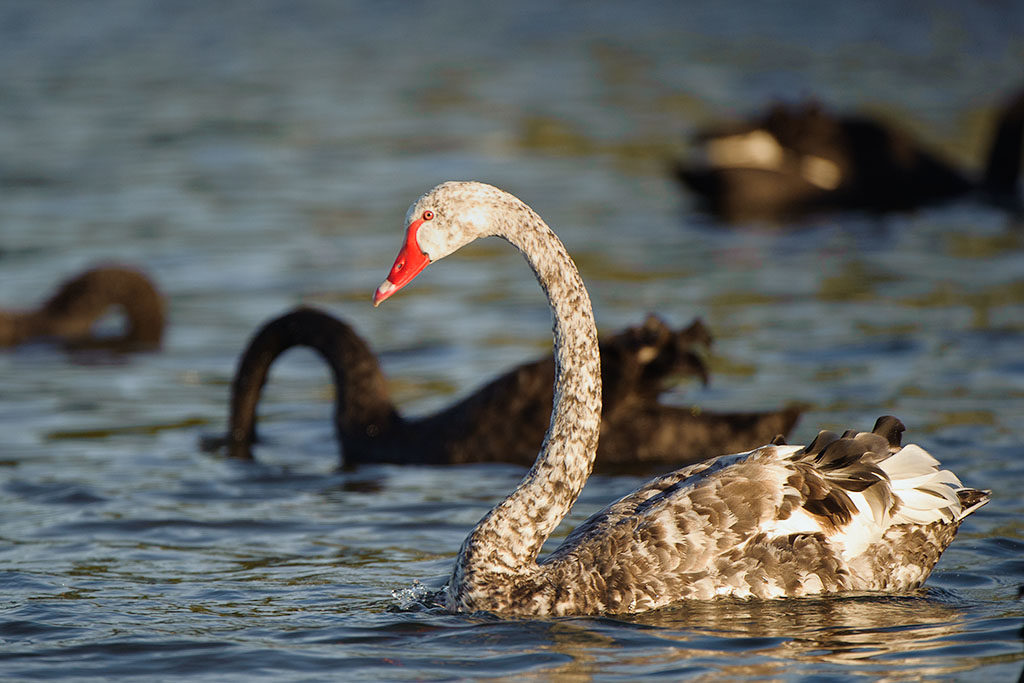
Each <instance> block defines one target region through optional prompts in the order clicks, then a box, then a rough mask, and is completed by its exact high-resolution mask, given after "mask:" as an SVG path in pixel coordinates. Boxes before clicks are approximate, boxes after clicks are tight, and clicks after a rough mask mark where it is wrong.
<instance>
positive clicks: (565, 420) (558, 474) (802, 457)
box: [374, 182, 988, 615]
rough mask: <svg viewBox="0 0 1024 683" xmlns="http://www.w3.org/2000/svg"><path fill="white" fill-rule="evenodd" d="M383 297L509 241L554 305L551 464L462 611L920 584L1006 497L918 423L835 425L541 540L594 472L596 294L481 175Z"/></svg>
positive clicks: (696, 469) (482, 552)
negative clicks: (941, 449)
mask: <svg viewBox="0 0 1024 683" xmlns="http://www.w3.org/2000/svg"><path fill="white" fill-rule="evenodd" d="M406 226H407V228H406V238H405V244H404V246H403V247H402V249H401V251H400V252H399V254H398V258H397V259H396V260H395V264H394V266H393V267H392V269H391V273H390V274H389V275H388V278H387V280H385V281H384V282H383V283H382V284H381V286H380V287H379V288H378V289H377V291H376V293H375V295H374V303H375V304H379V303H380V302H381V301H383V300H384V299H386V298H388V297H390V296H391V295H392V294H394V293H395V292H396V291H397V290H398V289H400V288H401V287H403V286H404V285H406V284H407V283H408V282H410V281H411V280H412V279H413V278H414V277H415V276H416V275H417V274H418V273H419V272H420V271H422V270H423V269H424V268H425V267H426V266H427V265H428V264H429V263H431V262H432V261H436V260H438V259H440V258H443V257H444V256H447V255H448V254H451V253H452V252H454V251H456V250H457V249H459V248H460V247H462V246H464V245H466V244H468V243H469V242H472V241H473V240H475V239H477V238H479V237H484V236H488V235H496V236H498V237H501V238H503V239H505V240H507V241H509V242H511V243H512V244H513V245H514V246H515V247H517V248H518V249H519V250H520V251H521V252H522V253H523V254H524V255H525V257H526V259H527V261H528V262H529V263H530V265H531V267H532V268H533V271H534V273H535V274H536V275H537V279H538V280H539V281H540V284H541V287H542V288H543V289H544V291H545V292H546V293H547V295H548V301H549V302H550V304H551V308H552V310H553V312H554V336H555V357H556V372H555V398H554V409H553V411H552V414H551V422H550V425H549V427H548V431H547V435H546V436H545V439H544V442H543V444H542V446H541V451H540V454H539V455H538V456H537V460H536V461H535V462H534V465H533V468H532V469H531V470H530V471H529V473H528V474H527V475H526V476H525V477H524V478H523V481H522V482H521V483H520V484H519V486H518V487H516V489H515V490H514V491H513V492H512V493H511V494H509V496H508V497H507V498H505V499H504V500H503V501H501V502H500V503H498V505H496V506H495V507H494V508H493V509H492V510H491V511H490V512H488V513H487V515H485V516H484V518H483V519H482V520H480V522H479V523H478V524H477V525H476V527H475V528H474V529H473V530H472V532H470V534H469V536H468V537H467V538H466V540H465V542H464V543H463V544H462V549H461V550H460V551H459V556H458V559H457V560H456V562H455V568H454V570H453V572H452V576H451V578H450V579H449V582H448V585H447V587H446V589H445V591H444V598H443V599H444V602H445V604H446V607H447V608H448V609H449V610H451V611H456V612H473V611H478V610H485V611H489V612H495V613H499V614H507V615H566V614H601V613H624V612H641V611H644V610H650V609H654V608H657V607H662V606H665V605H669V604H671V603H675V602H679V601H681V600H686V599H710V598H714V597H716V596H737V597H758V598H775V597H788V596H803V595H813V594H821V593H834V592H839V591H850V590H854V591H904V590H908V589H911V588H914V587H916V586H919V585H920V584H921V583H922V582H923V581H924V580H925V579H926V578H927V577H928V574H929V573H930V572H931V569H932V567H933V566H934V565H935V563H936V561H938V558H939V555H940V554H941V553H942V551H943V550H944V549H945V548H946V546H948V545H949V543H950V542H951V541H952V540H953V537H954V536H955V535H956V530H957V527H958V526H959V525H960V522H961V521H962V520H963V519H964V517H966V516H967V515H968V514H970V513H971V512H973V511H975V510H977V509H978V508H979V507H981V506H982V505H984V504H985V503H986V502H987V501H988V492H985V491H978V490H976V489H968V488H963V487H962V486H961V485H960V481H959V480H958V479H957V477H956V476H955V475H954V474H953V473H951V472H949V471H947V470H940V469H938V462H937V461H936V460H935V459H934V458H932V456H930V455H929V454H928V453H927V452H925V451H924V450H923V449H921V448H920V447H918V446H915V445H908V446H904V447H901V446H900V433H901V432H902V431H903V425H902V424H901V423H900V421H899V420H897V419H896V418H894V417H882V418H879V420H878V422H877V423H876V424H875V428H874V430H873V431H872V432H860V433H858V432H853V431H849V432H846V433H845V434H843V436H842V437H837V436H836V435H835V434H831V433H829V432H821V433H820V434H819V435H818V437H817V438H816V439H814V441H813V442H812V443H811V444H810V445H809V446H807V447H801V446H787V445H784V444H780V443H773V444H770V445H766V446H762V447H760V448H757V449H754V450H752V451H749V452H746V453H739V454H735V455H725V456H721V457H718V458H714V459H712V460H708V461H705V462H702V463H699V464H696V465H691V466H689V467H685V468H683V469H680V470H676V471H675V472H672V473H670V474H667V475H665V476H663V477H660V478H658V479H654V480H652V481H650V482H648V483H647V484H645V485H644V486H642V487H641V488H639V489H638V490H636V491H634V492H633V493H631V494H629V495H627V496H626V497H624V498H621V499H619V500H618V501H616V502H614V503H612V504H611V505H609V506H608V507H606V508H605V509H604V510H602V511H600V512H598V513H597V514H595V515H594V516H593V517H591V518H590V519H588V520H587V521H585V522H584V523H583V524H581V525H580V526H579V527H578V528H577V529H576V530H575V531H573V532H572V533H571V534H570V535H569V536H568V537H567V538H566V539H565V542H563V543H562V545H561V546H559V547H558V549H556V550H555V551H554V552H553V553H551V554H550V555H549V556H547V557H545V558H543V559H542V560H540V561H538V560H537V555H538V554H539V552H540V549H541V546H542V545H543V543H544V541H545V540H546V539H547V538H548V536H549V535H550V534H551V532H552V531H554V529H555V527H556V526H557V525H558V523H559V522H560V521H561V520H562V518H563V517H565V515H566V514H568V512H569V509H570V508H571V507H572V505H573V503H574V502H575V501H576V498H577V496H578V495H579V493H580V490H581V489H582V488H583V485H584V483H585V482H586V480H587V477H588V476H589V475H590V470H591V466H592V464H593V462H594V454H595V452H596V449H597V439H598V432H599V428H600V422H601V382H600V367H601V365H600V360H599V358H598V347H597V333H596V330H595V327H594V318H593V312H592V310H591V306H590V298H589V297H588V295H587V290H586V289H585V288H584V286H583V282H582V280H581V279H580V276H579V273H578V272H577V270H576V266H575V264H574V263H573V261H572V259H571V258H570V257H569V254H568V253H566V251H565V248H564V247H563V246H562V243H561V242H560V241H559V239H558V238H557V237H556V236H555V234H554V233H553V232H552V231H551V229H550V228H549V227H548V226H547V224H545V223H544V221H543V220H542V219H541V218H540V216H538V215H537V214H536V213H535V212H534V211H533V210H532V209H530V207H529V206H527V205H526V204H524V203H523V202H522V201H520V200H519V199H517V198H516V197H513V196H512V195H510V194H508V193H506V192H503V191H502V190H499V189H497V188H495V187H492V186H490V185H485V184H483V183H477V182H447V183H443V184H441V185H438V186H437V187H435V188H434V189H432V190H430V191H429V192H427V193H426V194H425V195H423V196H422V197H420V198H419V199H418V200H417V201H416V202H415V203H414V204H413V205H412V207H410V209H409V212H408V214H407V215H406Z"/></svg>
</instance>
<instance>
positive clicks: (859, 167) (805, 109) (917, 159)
mask: <svg viewBox="0 0 1024 683" xmlns="http://www.w3.org/2000/svg"><path fill="white" fill-rule="evenodd" d="M1022 142H1024V90H1022V91H1021V92H1019V93H1017V94H1016V95H1015V96H1013V97H1012V98H1010V99H1009V100H1008V101H1007V102H1006V103H1005V104H1004V106H1003V107H1002V108H1001V110H1000V115H999V119H998V121H997V123H996V127H995V132H994V134H993V136H992V142H991V146H990V148H989V152H988V160H987V162H986V166H985V171H984V174H983V176H982V177H981V178H980V179H979V180H975V179H974V178H972V177H971V175H970V174H967V173H964V172H963V171H961V170H960V169H958V168H956V167H955V166H953V165H952V164H950V163H948V162H946V161H944V160H942V159H941V158H939V157H938V156H936V155H934V154H932V153H931V152H929V151H928V150H926V149H925V148H924V147H923V146H921V145H920V144H919V143H917V142H916V141H915V140H914V139H913V138H912V137H911V136H910V135H908V134H907V133H906V132H904V131H902V130H899V129H898V128H895V127H893V126H890V125H886V124H883V123H880V122H878V121H876V120H874V119H871V118H868V117H865V116H841V115H836V114H833V113H831V112H828V111H826V110H825V109H823V108H822V107H821V105H820V104H818V103H816V102H806V103H803V104H800V105H786V104H777V105H775V106H773V107H771V108H770V109H769V110H768V111H767V113H765V114H764V115H762V116H760V117H758V118H756V119H754V120H752V121H749V122H745V123H737V124H734V125H732V126H728V125H727V126H723V127H720V128H715V129H709V130H706V131H703V132H701V133H698V135H697V136H695V139H694V144H695V145H696V147H697V149H698V150H699V151H698V153H697V154H696V155H694V156H695V157H698V158H697V159H690V160H684V161H680V162H677V163H676V164H675V166H674V174H675V176H676V178H677V179H678V180H679V181H680V182H682V183H683V185H685V186H686V187H687V188H689V189H690V190H691V191H692V192H694V193H695V194H696V195H697V196H698V198H699V200H700V203H701V205H702V206H703V207H704V208H705V209H706V210H708V211H709V212H711V213H712V214H715V215H717V216H719V217H721V218H723V219H725V220H729V221H746V220H752V219H765V220H779V219H786V218H792V217H796V216H799V215H801V214H805V213H809V212H817V211H822V210H830V209H863V210H866V211H870V212H886V211H899V210H906V209H912V208H915V207H918V206H922V205H926V204H932V203H936V202H941V201H945V200H949V199H955V198H957V197H960V196H963V195H965V194H967V193H969V192H978V193H979V194H980V195H981V197H982V198H983V199H984V200H986V201H990V202H992V203H994V204H997V205H1002V206H1008V207H1010V208H1014V209H1018V210H1019V209H1020V196H1019V192H1018V190H1019V188H1018V181H1019V178H1020V165H1021V154H1022V147H1024V144H1022Z"/></svg>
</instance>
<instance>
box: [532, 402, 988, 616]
mask: <svg viewBox="0 0 1024 683" xmlns="http://www.w3.org/2000/svg"><path fill="white" fill-rule="evenodd" d="M902 431H903V425H902V424H901V423H900V422H899V421H898V420H896V419H895V418H881V419H880V420H879V421H878V423H876V426H875V429H874V430H873V431H871V432H855V431H848V432H846V433H844V434H843V435H842V436H838V435H836V434H834V433H830V432H822V433H820V434H819V435H818V437H817V438H815V439H814V441H812V442H811V444H809V445H808V446H806V447H803V448H801V447H799V446H786V445H781V444H772V445H767V446H763V447H761V448H758V449H755V450H753V451H749V452H747V453H740V454H735V455H728V456H722V457H719V458H715V459H713V460H709V461H706V462H702V463H698V464H696V465H692V466H690V467H686V468H683V469H680V470H677V471H675V472H672V473H670V474H667V475H665V476H663V477H660V478H658V479H655V480H653V481H651V482H649V483H647V484H645V485H644V486H643V487H641V488H640V489H638V490H636V491H634V492H633V493H631V494H629V495H627V496H625V497H624V498H622V499H620V500H618V501H616V502H615V503H612V504H611V505H609V506H608V507H607V508H605V509H604V510H602V511H601V512H599V513H598V514H596V515H594V516H593V517H591V518H590V519H588V520H587V521H586V522H584V523H583V524H581V525H580V526H579V527H578V528H577V529H576V530H575V531H574V532H573V533H572V534H570V535H569V537H568V538H566V540H565V542H564V543H563V544H562V546H561V547H559V548H558V549H557V550H556V551H555V552H554V553H552V555H551V556H549V557H548V558H547V559H546V560H545V561H544V565H548V566H551V567H552V568H554V567H556V566H561V567H562V570H563V571H564V570H565V569H566V568H567V567H568V566H570V565H575V566H583V567H585V566H587V564H590V563H593V564H594V565H595V567H596V569H595V571H596V572H597V573H599V574H600V575H601V576H602V583H603V585H605V586H606V589H605V590H606V591H608V590H611V589H608V588H607V586H620V587H619V588H616V589H615V591H614V595H611V594H605V595H603V596H601V595H600V591H598V592H597V593H595V596H594V597H595V599H596V600H597V601H598V602H597V603H596V604H597V605H599V607H600V609H601V610H602V611H607V610H610V609H618V610H620V611H632V610H636V609H650V608H653V607H658V606H661V605H664V604H668V603H670V602H673V601H676V600H679V599H685V598H700V599H706V598H709V597H714V596H717V595H736V596H740V597H746V596H755V597H780V596H797V595H807V594H814V593H818V592H822V591H834V590H881V589H886V590H906V589H909V588H912V587H916V586H917V585H920V583H921V582H923V581H924V579H926V578H927V576H928V574H929V573H930V572H931V568H932V566H933V565H934V563H935V562H936V561H937V560H938V557H939V555H940V554H941V552H942V551H943V550H944V549H945V547H946V546H947V545H948V544H949V543H950V542H951V541H952V539H953V536H954V535H955V533H956V528H957V526H959V523H960V521H961V520H962V519H963V518H964V517H966V516H967V515H968V514H970V513H971V512H973V511H974V510H976V509H978V508H979V507H981V506H982V505H984V504H985V503H986V502H987V501H988V493H987V492H984V491H976V490H974V489H965V488H963V487H962V485H961V484H960V481H959V479H957V477H956V476H955V475H953V474H952V473H951V472H949V471H948V470H941V469H939V467H938V462H937V461H936V460H935V458H933V457H932V456H931V455H929V454H928V453H927V451H925V450H924V449H922V448H920V447H919V446H916V445H912V444H911V445H907V446H902V445H901V443H900V434H901V432H902ZM602 558H605V559H603V560H602ZM645 568H646V569H645ZM579 580H580V581H582V582H583V583H587V580H586V577H582V576H581V577H580V579H579ZM625 585H629V586H632V588H631V589H630V591H629V592H628V595H629V600H628V601H626V600H625V598H624V597H623V595H626V594H625V593H622V590H623V589H622V588H621V586H625ZM645 586H646V588H645ZM666 596H670V597H666ZM576 599H579V596H577V597H576Z"/></svg>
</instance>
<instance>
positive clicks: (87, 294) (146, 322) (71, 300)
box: [0, 265, 166, 351]
mask: <svg viewBox="0 0 1024 683" xmlns="http://www.w3.org/2000/svg"><path fill="white" fill-rule="evenodd" d="M112 308H116V309H119V310H120V311H121V312H122V313H123V315H124V319H125V325H124V331H123V332H122V333H121V334H117V335H112V336H97V335H96V334H95V333H94V331H93V329H92V328H93V325H94V324H95V323H96V321H97V320H99V319H100V318H101V317H102V316H103V315H105V314H106V313H107V312H109V311H110V309H112ZM165 308H166V307H165V304H164V299H163V297H162V296H161V295H160V292H159V291H157V289H156V287H155V286H154V285H153V283H152V281H151V280H150V279H149V278H148V277H146V276H145V275H144V274H143V273H141V272H140V271H138V270H135V269H134V268H129V267H125V266H113V265H112V266H102V267H98V268H92V269H90V270H87V271H85V272H83V273H81V274H79V275H77V276H75V277H73V278H71V279H68V280H66V281H64V282H63V283H62V284H61V285H60V287H59V288H58V289H57V291H56V293H54V294H53V296H51V297H50V298H49V299H48V300H47V301H46V303H44V304H43V305H42V306H40V307H39V308H37V309H35V310H27V311H0V348H2V347H12V346H17V345H19V344H24V343H26V342H30V341H39V340H50V341H57V342H59V343H61V344H63V345H65V346H67V347H69V348H93V347H104V348H110V349H115V350H124V351H130V350H146V349H153V348H156V347H158V346H159V345H160V342H161V339H162V338H163V333H164V325H165Z"/></svg>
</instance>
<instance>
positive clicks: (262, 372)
mask: <svg viewBox="0 0 1024 683" xmlns="http://www.w3.org/2000/svg"><path fill="white" fill-rule="evenodd" d="M293 346H308V347H310V348H312V349H314V350H315V351H317V352H318V353H319V354H320V356H321V357H322V358H323V359H324V361H325V362H326V363H327V364H328V365H329V366H330V367H331V372H332V373H333V375H334V386H335V391H336V394H337V395H336V397H335V423H336V426H337V429H338V438H339V439H340V440H341V441H342V443H345V442H346V441H347V440H348V438H349V437H355V438H360V437H362V438H365V437H366V436H376V435H377V434H379V433H380V432H381V431H382V430H383V429H385V427H386V426H387V425H390V423H391V422H393V421H394V420H395V419H397V417H398V416H397V412H396V411H395V408H394V404H392V402H391V399H390V397H389V395H388V391H387V384H386V381H385V379H384V374H383V373H382V372H381V370H380V365H379V364H378V363H377V359H376V357H375V356H374V355H373V352H372V351H371V350H370V348H369V347H368V346H367V345H366V342H364V341H363V339H362V338H361V337H360V336H359V335H358V334H356V332H355V330H353V329H352V328H351V327H349V326H348V325H347V324H345V323H343V322H341V321H340V320H337V319H335V318H332V317H331V316H328V315H326V314H323V313H320V312H319V311H317V310H315V309H299V310H296V311H293V312H291V313H289V314H286V315H284V316H281V317H280V318H276V319H274V320H272V321H270V322H269V323H267V324H266V325H264V326H263V327H262V328H261V329H260V330H259V331H258V332H257V333H256V334H255V335H254V337H253V339H252V341H250V342H249V346H248V347H247V348H246V350H245V353H244V354H243V355H242V357H241V359H239V362H238V369H237V370H236V371H235V379H234V382H233V383H232V386H231V416H230V426H229V434H228V441H229V448H231V450H232V455H233V456H234V457H241V458H245V459H248V458H250V457H251V454H250V452H249V444H251V443H252V441H253V440H254V439H255V433H254V432H255V421H256V404H257V403H258V402H259V398H260V393H261V392H262V390H263V385H264V384H265V383H266V381H267V373H268V372H269V370H270V366H271V364H273V362H274V360H275V359H276V358H277V357H278V356H279V355H281V354H282V353H284V352H285V351H287V350H288V349H290V348H291V347H293ZM371 431H372V432H373V433H372V434H370V433H369V432H371Z"/></svg>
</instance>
